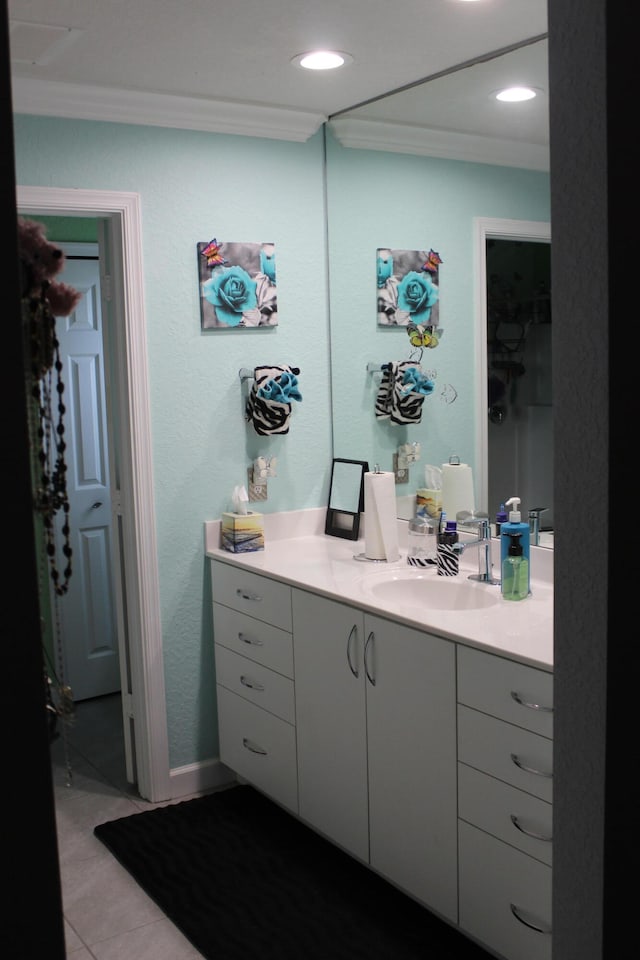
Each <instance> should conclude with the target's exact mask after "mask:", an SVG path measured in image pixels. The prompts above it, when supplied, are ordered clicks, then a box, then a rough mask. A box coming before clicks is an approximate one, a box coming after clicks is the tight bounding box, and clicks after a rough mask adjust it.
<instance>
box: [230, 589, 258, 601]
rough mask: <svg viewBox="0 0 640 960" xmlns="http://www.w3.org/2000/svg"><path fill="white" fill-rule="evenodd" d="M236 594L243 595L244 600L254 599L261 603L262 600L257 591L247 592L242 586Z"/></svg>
mask: <svg viewBox="0 0 640 960" xmlns="http://www.w3.org/2000/svg"><path fill="white" fill-rule="evenodd" d="M236 596H237V597H241V598H242V599H243V600H252V601H253V602H254V603H260V602H261V600H262V597H259V596H258V594H257V593H247V591H246V590H243V589H242V587H238V589H237V590H236Z"/></svg>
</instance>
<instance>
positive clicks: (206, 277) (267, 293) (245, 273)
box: [197, 239, 278, 330]
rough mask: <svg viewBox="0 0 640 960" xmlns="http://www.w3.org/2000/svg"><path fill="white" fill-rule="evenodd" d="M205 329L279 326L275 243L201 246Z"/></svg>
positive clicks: (201, 292) (200, 270) (207, 244)
mask: <svg viewBox="0 0 640 960" xmlns="http://www.w3.org/2000/svg"><path fill="white" fill-rule="evenodd" d="M197 248H198V276H199V280H200V319H201V324H202V329H203V330H223V329H225V330H229V329H233V328H234V327H237V328H238V329H244V328H245V327H275V326H277V323H278V293H277V288H276V254H275V244H273V243H226V242H224V241H221V240H217V239H214V240H210V241H209V242H208V243H204V242H202V243H198V245H197Z"/></svg>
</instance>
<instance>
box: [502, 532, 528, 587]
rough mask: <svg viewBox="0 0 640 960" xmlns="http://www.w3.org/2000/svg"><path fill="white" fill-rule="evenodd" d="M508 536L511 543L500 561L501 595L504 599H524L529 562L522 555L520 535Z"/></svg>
mask: <svg viewBox="0 0 640 960" xmlns="http://www.w3.org/2000/svg"><path fill="white" fill-rule="evenodd" d="M508 536H509V539H510V541H511V543H510V544H509V550H508V553H507V556H506V557H505V558H504V561H503V563H502V586H501V590H502V596H503V597H504V599H505V600H525V599H526V598H527V597H528V596H529V563H528V561H527V558H526V557H525V556H524V555H523V551H522V544H521V543H520V536H521V535H520V534H519V533H510V534H508Z"/></svg>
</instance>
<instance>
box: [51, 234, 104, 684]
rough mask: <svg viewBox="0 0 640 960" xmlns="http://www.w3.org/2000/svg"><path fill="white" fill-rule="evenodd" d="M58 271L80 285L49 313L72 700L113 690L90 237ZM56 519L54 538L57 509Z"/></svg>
mask: <svg viewBox="0 0 640 960" xmlns="http://www.w3.org/2000/svg"><path fill="white" fill-rule="evenodd" d="M60 279H61V280H62V281H63V282H64V283H66V284H68V285H70V286H72V287H74V288H75V289H76V290H78V291H79V292H80V293H82V299H81V301H80V302H79V304H78V306H77V307H76V309H75V310H74V311H73V313H72V314H71V315H70V316H68V317H59V318H57V321H56V334H57V337H58V341H59V344H60V360H61V362H62V367H63V369H62V381H63V384H64V394H63V398H64V404H65V408H66V412H65V415H64V427H65V440H66V450H65V461H66V465H67V493H68V497H69V526H70V530H71V543H70V546H71V550H72V555H71V570H72V572H71V577H70V580H69V587H68V591H67V593H66V594H65V595H64V596H62V597H58V598H57V600H56V601H55V603H56V605H57V615H58V617H59V626H60V630H61V645H62V651H63V658H64V665H63V671H64V674H63V675H64V678H65V682H66V683H67V684H68V685H69V686H70V687H71V692H72V696H73V699H74V701H79V700H86V699H88V698H90V697H99V696H103V695H104V694H108V693H114V692H116V691H118V690H120V666H119V654H118V631H117V617H116V613H115V604H114V584H113V569H114V562H113V546H112V531H111V528H112V507H111V487H110V480H109V456H108V451H109V445H108V438H107V410H106V396H105V365H104V351H103V331H102V310H101V297H100V270H99V262H98V258H97V245H96V257H95V259H78V260H76V259H71V258H70V257H69V255H68V254H67V258H66V260H65V266H64V270H63V272H62V273H61V275H60ZM56 522H57V532H58V537H57V539H58V543H62V542H63V540H62V536H61V535H60V527H61V524H62V522H63V515H62V512H61V511H59V513H58V515H57V517H56ZM59 569H61V567H60V565H59Z"/></svg>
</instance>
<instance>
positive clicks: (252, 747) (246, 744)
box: [242, 737, 267, 757]
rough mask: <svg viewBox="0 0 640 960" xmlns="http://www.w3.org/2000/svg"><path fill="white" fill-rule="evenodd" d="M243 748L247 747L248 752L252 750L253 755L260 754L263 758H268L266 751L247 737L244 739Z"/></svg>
mask: <svg viewBox="0 0 640 960" xmlns="http://www.w3.org/2000/svg"><path fill="white" fill-rule="evenodd" d="M242 746H243V747H245V749H246V750H250V751H251V753H259V754H260V756H261V757H266V756H267V751H266V750H263V749H262V747H259V746H258V744H257V743H253V741H251V740H249V739H248V738H247V737H243V738H242Z"/></svg>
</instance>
